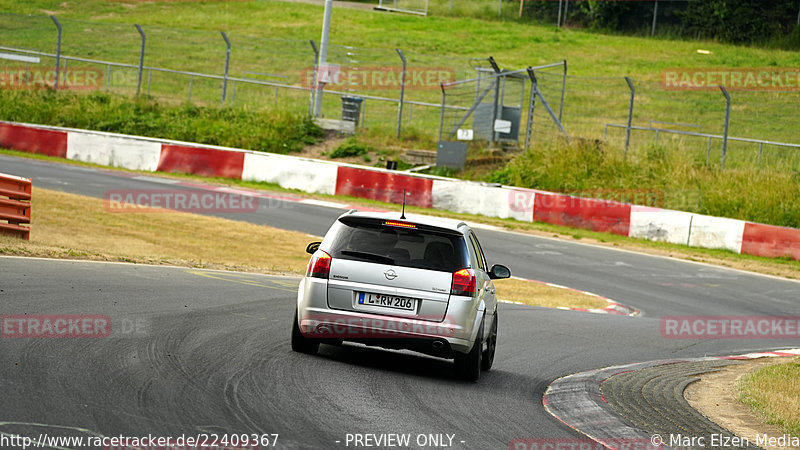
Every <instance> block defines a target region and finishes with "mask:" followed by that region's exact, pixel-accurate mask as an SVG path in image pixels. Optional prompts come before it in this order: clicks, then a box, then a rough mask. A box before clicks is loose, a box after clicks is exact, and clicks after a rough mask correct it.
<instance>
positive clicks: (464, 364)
mask: <svg viewBox="0 0 800 450" xmlns="http://www.w3.org/2000/svg"><path fill="white" fill-rule="evenodd" d="M482 356H483V321H481V327H480V328H478V336H476V337H475V343H474V344H472V348H471V349H470V351H469V353H456V357H455V360H454V361H453V363H454V365H455V369H456V376H458V377H459V378H461V379H464V380H467V381H478V379H480V377H481V367H482V366H481V359H482V358H481V357H482Z"/></svg>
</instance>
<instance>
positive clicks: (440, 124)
mask: <svg viewBox="0 0 800 450" xmlns="http://www.w3.org/2000/svg"><path fill="white" fill-rule="evenodd" d="M439 87H440V88H441V89H442V111H441V112H440V113H439V141H438V142H442V130H443V129H444V105H445V101H446V99H447V94H446V93H445V90H444V83H439ZM437 145H438V143H437ZM437 148H438V147H437Z"/></svg>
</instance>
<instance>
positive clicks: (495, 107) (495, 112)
mask: <svg viewBox="0 0 800 450" xmlns="http://www.w3.org/2000/svg"><path fill="white" fill-rule="evenodd" d="M489 64H491V66H492V69H493V70H494V73H495V77H496V78H495V84H494V101H493V103H492V123H491V132H490V133H489V145H491V144H493V143H494V142H495V141H496V140H498V138H499V136H497V133H496V132H495V131H494V123H495V122H496V121H497V115H498V114H502V108H501V107H500V105H499V103H500V72H501V70H500V67H499V66H498V65H497V63H496V62H495V60H494V57H492V56H490V57H489Z"/></svg>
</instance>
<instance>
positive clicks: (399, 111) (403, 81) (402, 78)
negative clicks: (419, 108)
mask: <svg viewBox="0 0 800 450" xmlns="http://www.w3.org/2000/svg"><path fill="white" fill-rule="evenodd" d="M395 50H397V54H398V55H400V60H401V61H402V62H403V73H402V74H401V75H400V105H399V106H398V109H397V138H398V139H400V128H401V127H402V124H403V99H404V97H405V93H406V57H405V55H403V51H402V50H400V49H399V48H397V49H395Z"/></svg>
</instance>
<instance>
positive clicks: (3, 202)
mask: <svg viewBox="0 0 800 450" xmlns="http://www.w3.org/2000/svg"><path fill="white" fill-rule="evenodd" d="M30 223H31V180H30V179H29V178H22V177H17V176H14V175H6V174H2V173H0V234H11V235H14V236H19V237H21V238H23V239H26V240H27V239H30V235H31V229H30V228H29V227H26V226H23V224H30Z"/></svg>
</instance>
